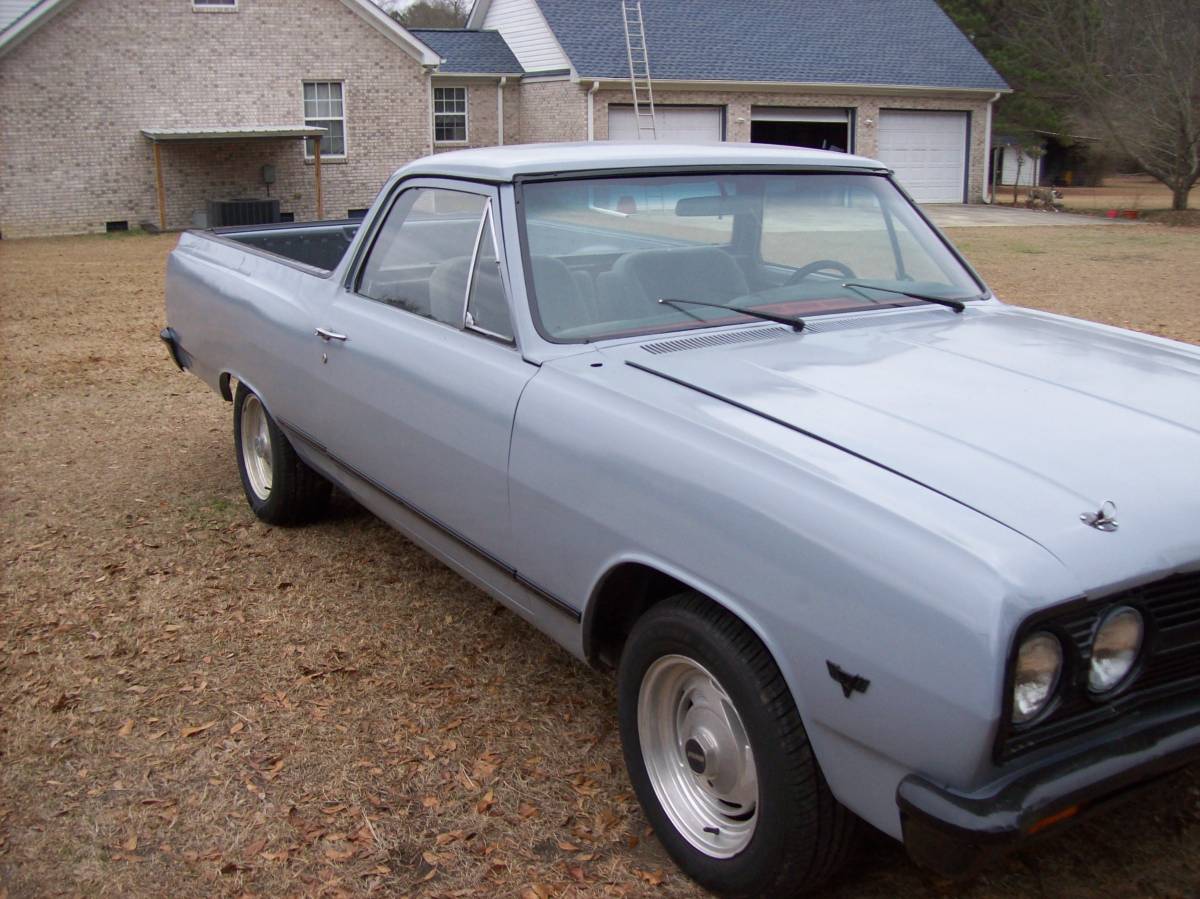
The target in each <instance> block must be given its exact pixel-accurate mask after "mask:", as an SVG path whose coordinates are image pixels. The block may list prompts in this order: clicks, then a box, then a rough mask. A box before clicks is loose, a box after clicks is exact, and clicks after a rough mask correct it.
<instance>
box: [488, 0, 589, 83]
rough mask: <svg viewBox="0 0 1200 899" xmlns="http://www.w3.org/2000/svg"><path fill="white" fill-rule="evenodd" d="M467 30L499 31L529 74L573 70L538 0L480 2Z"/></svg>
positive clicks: (489, 0)
mask: <svg viewBox="0 0 1200 899" xmlns="http://www.w3.org/2000/svg"><path fill="white" fill-rule="evenodd" d="M467 27H468V28H472V29H480V28H487V29H493V30H497V31H499V32H500V33H501V34H503V35H504V40H505V41H506V42H507V43H508V45H509V47H511V48H512V51H513V53H514V54H515V55H516V57H517V59H518V60H520V62H521V65H522V67H524V69H525V71H526V72H545V71H561V70H564V69H569V68H570V67H571V61H570V60H569V59H568V58H567V54H566V53H565V52H564V51H563V48H562V46H561V45H560V44H559V42H558V39H557V38H556V37H555V36H554V32H553V31H552V30H551V28H550V23H549V22H547V21H546V17H545V16H544V15H543V14H542V10H541V9H540V8H539V7H538V4H537V0H477V2H476V3H475V5H474V6H473V7H472V8H471V14H470V16H469V18H468V19H467Z"/></svg>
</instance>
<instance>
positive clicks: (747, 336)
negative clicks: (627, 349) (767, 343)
mask: <svg viewBox="0 0 1200 899" xmlns="http://www.w3.org/2000/svg"><path fill="white" fill-rule="evenodd" d="M790 333H792V330H791V328H781V327H775V326H772V327H770V328H749V329H747V330H744V331H722V332H721V333H720V334H698V335H696V336H695V337H678V338H676V339H675V340H663V341H660V342H659V343H647V344H644V345H643V346H642V349H644V350H645V351H646V352H647V353H653V354H654V355H656V356H658V355H661V354H663V353H678V352H679V351H681V350H699V349H703V348H704V347H710V346H721V345H722V344H726V343H745V342H746V341H748V340H767V339H769V338H771V337H778V336H779V335H781V334H790Z"/></svg>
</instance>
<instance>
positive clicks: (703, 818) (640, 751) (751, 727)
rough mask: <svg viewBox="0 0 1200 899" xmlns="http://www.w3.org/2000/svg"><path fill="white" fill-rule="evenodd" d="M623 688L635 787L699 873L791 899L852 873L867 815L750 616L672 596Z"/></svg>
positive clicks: (654, 613) (731, 890)
mask: <svg viewBox="0 0 1200 899" xmlns="http://www.w3.org/2000/svg"><path fill="white" fill-rule="evenodd" d="M618 695H619V699H618V701H619V714H620V725H621V741H622V747H623V749H624V753H625V763H626V765H627V766H628V768H629V775H630V779H631V780H632V782H633V786H634V790H635V791H636V792H637V795H638V799H639V800H640V801H641V804H642V808H643V809H644V810H645V812H646V816H647V818H649V820H650V823H651V825H652V826H653V827H654V830H655V832H656V834H657V835H658V838H659V840H660V841H661V842H662V844H663V847H664V848H665V849H666V850H667V852H668V853H669V854H670V855H671V857H672V858H673V859H674V860H675V862H676V864H678V865H679V867H680V868H682V869H683V871H684V872H685V873H686V874H688V875H689V876H690V877H691V878H692V879H694V880H695V881H697V882H698V883H699V884H701V885H702V886H704V887H706V888H707V889H709V890H712V891H713V892H715V893H717V894H720V895H725V896H789V895H795V894H797V893H801V892H805V891H808V890H812V889H814V888H816V887H818V886H820V885H821V884H822V883H824V882H825V881H826V880H828V879H829V878H830V877H831V876H833V874H834V873H836V871H837V870H838V868H839V867H841V865H842V863H843V862H844V861H845V859H846V856H847V855H848V854H849V851H850V849H851V848H852V845H853V842H854V835H855V832H856V819H855V818H854V816H853V815H852V814H851V813H850V812H849V811H847V810H846V809H845V808H844V807H843V806H841V805H840V804H839V803H838V802H837V800H835V799H834V798H833V795H832V793H831V792H830V790H829V786H828V784H826V782H825V778H824V776H823V775H822V774H821V769H820V767H819V765H818V764H817V760H816V758H815V757H814V756H813V753H812V749H811V747H810V746H809V743H808V737H807V735H806V734H805V731H804V726H803V724H802V723H801V721H800V715H799V713H798V712H797V711H796V705H795V703H794V702H793V701H792V697H791V693H790V692H789V690H788V688H787V685H786V684H785V683H784V680H783V676H782V674H781V673H780V671H779V668H778V667H777V666H776V665H775V662H774V660H773V659H772V658H771V655H770V653H769V652H768V651H767V649H766V647H765V646H763V644H762V643H761V641H759V640H758V638H757V637H756V636H755V635H754V634H753V632H751V631H750V629H749V628H747V627H746V626H745V625H744V624H742V622H740V621H739V620H738V619H736V618H734V617H733V616H732V615H729V614H728V613H726V612H725V611H723V610H722V609H720V608H718V607H716V606H714V605H713V604H712V603H710V602H709V601H708V600H706V599H705V598H704V597H702V596H699V595H698V594H693V593H688V594H683V595H681V596H677V597H675V598H673V599H669V600H666V601H664V602H662V603H659V604H658V605H656V606H654V607H653V608H652V609H651V610H650V611H649V612H647V613H646V614H645V615H644V616H642V618H641V619H640V620H639V621H638V622H637V624H636V625H635V626H634V629H633V632H632V633H631V634H630V636H629V639H628V641H627V642H626V644H625V649H624V651H623V653H622V656H621V664H620V669H619V673H618Z"/></svg>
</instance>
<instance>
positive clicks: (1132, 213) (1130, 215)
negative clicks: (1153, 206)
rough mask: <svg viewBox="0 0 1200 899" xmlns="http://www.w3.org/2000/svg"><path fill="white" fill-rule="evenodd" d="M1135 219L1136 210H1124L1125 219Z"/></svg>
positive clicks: (1136, 215)
mask: <svg viewBox="0 0 1200 899" xmlns="http://www.w3.org/2000/svg"><path fill="white" fill-rule="evenodd" d="M1137 217H1138V211H1137V210H1136V209H1126V210H1125V218H1127V219H1135V218H1137Z"/></svg>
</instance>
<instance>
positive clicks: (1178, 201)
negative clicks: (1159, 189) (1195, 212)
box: [1171, 184, 1192, 209]
mask: <svg viewBox="0 0 1200 899" xmlns="http://www.w3.org/2000/svg"><path fill="white" fill-rule="evenodd" d="M1191 189H1192V186H1191V185H1190V184H1177V185H1175V187H1173V188H1172V189H1171V208H1172V209H1187V208H1188V192H1189V191H1191Z"/></svg>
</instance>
